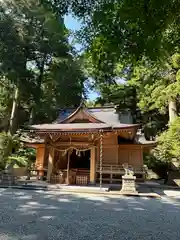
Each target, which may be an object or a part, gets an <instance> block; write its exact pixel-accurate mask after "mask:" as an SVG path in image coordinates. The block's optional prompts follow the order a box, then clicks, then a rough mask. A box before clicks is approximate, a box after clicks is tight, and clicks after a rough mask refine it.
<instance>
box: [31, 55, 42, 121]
mask: <svg viewBox="0 0 180 240" xmlns="http://www.w3.org/2000/svg"><path fill="white" fill-rule="evenodd" d="M45 60H46V54H44V56H43V59H42V62H41V64H39V66H38V68H39V76H38V79H37V88H36V91H37V95H36V97H35V99H34V104H32V107H31V112H30V117H29V125H32V124H33V123H34V118H35V115H36V112H37V109H38V107H39V105H40V102H41V96H42V92H41V85H42V82H43V77H44V68H45Z"/></svg>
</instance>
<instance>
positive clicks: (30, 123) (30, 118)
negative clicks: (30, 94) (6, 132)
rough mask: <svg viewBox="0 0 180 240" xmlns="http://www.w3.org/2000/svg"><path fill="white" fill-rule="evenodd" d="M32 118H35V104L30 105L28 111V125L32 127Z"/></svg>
mask: <svg viewBox="0 0 180 240" xmlns="http://www.w3.org/2000/svg"><path fill="white" fill-rule="evenodd" d="M34 117H35V104H33V105H32V107H31V110H30V116H29V125H32V124H33V123H34Z"/></svg>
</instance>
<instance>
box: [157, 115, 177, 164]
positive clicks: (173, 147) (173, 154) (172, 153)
mask: <svg viewBox="0 0 180 240" xmlns="http://www.w3.org/2000/svg"><path fill="white" fill-rule="evenodd" d="M154 154H155V156H156V157H158V158H159V159H160V160H162V161H171V160H172V159H173V158H175V159H177V160H178V161H179V160H180V117H177V119H176V120H174V121H173V122H172V124H171V125H170V126H169V128H168V130H166V131H164V132H163V133H162V134H161V135H160V136H159V138H158V146H157V148H156V149H155V151H154Z"/></svg>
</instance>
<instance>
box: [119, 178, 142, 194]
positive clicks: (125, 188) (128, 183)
mask: <svg viewBox="0 0 180 240" xmlns="http://www.w3.org/2000/svg"><path fill="white" fill-rule="evenodd" d="M135 180H136V176H129V175H124V176H122V189H121V191H120V192H121V193H122V194H137V193H138V192H137V190H136V182H135Z"/></svg>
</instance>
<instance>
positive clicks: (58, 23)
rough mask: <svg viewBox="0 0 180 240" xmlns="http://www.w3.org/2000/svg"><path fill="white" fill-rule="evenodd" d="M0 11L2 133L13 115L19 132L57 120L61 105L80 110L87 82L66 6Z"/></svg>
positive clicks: (34, 4)
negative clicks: (66, 22)
mask: <svg viewBox="0 0 180 240" xmlns="http://www.w3.org/2000/svg"><path fill="white" fill-rule="evenodd" d="M61 7H62V9H60V8H61ZM0 8H1V14H0V18H1V21H0V28H1V35H0V77H1V79H2V83H3V84H2V83H1V84H2V85H1V86H2V87H1V88H0V110H1V114H0V115H1V116H0V118H1V119H0V129H2V130H3V129H7V127H8V125H9V121H8V120H9V118H10V115H11V113H12V116H11V121H12V122H13V125H15V126H16V127H15V130H17V128H18V127H19V125H20V124H22V122H26V123H27V124H28V122H29V123H30V124H32V123H35V122H38V123H40V122H44V121H47V122H48V121H52V120H54V118H55V117H56V110H55V109H57V108H59V107H62V106H63V107H64V106H67V107H71V106H73V107H74V106H77V105H78V104H79V103H80V101H81V98H82V95H83V93H84V81H85V80H86V78H85V75H84V72H83V70H82V67H81V66H82V63H81V61H80V60H79V58H78V57H77V54H76V53H75V51H74V49H73V48H72V46H71V45H70V44H69V43H68V37H69V31H68V29H67V28H66V27H65V25H64V20H63V15H62V14H64V13H65V12H66V11H67V8H66V4H65V3H64V4H63V2H61V4H60V5H59V4H58V3H57V2H54V3H53V2H52V1H35V0H30V1H29V0H13V1H9V0H7V1H4V2H3V3H2V4H1V7H0ZM17 89H18V98H17V99H16V100H15V99H13V95H14V92H15V91H16V90H17ZM50 90H51V91H50ZM13 106H15V111H14V112H13V111H12V110H13ZM30 116H31V117H30ZM21 119H23V121H22V122H21ZM29 119H30V120H31V121H30V120H29ZM5 122H6V124H5Z"/></svg>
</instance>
